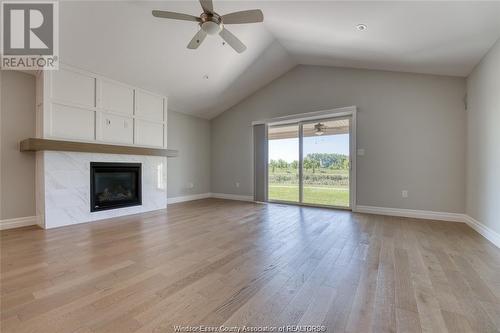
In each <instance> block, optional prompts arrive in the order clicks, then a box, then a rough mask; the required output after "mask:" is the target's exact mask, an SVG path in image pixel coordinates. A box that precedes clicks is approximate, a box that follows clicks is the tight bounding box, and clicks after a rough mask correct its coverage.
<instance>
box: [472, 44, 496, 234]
mask: <svg viewBox="0 0 500 333" xmlns="http://www.w3.org/2000/svg"><path fill="white" fill-rule="evenodd" d="M467 97H468V98H467V99H468V109H467V203H466V212H467V215H469V216H471V217H472V218H474V219H475V220H477V221H478V222H480V223H483V224H484V225H486V226H487V227H489V228H491V229H493V230H494V231H496V232H498V233H500V40H498V41H497V42H496V44H495V45H494V46H493V48H492V49H491V50H490V51H489V53H488V54H487V55H486V56H485V57H484V58H483V60H482V61H481V62H480V63H479V65H477V66H476V68H475V69H474V71H473V72H472V73H471V75H470V76H469V78H468V79H467Z"/></svg>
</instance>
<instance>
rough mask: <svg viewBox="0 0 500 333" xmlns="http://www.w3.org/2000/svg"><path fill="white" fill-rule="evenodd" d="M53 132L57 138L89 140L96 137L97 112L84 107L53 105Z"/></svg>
mask: <svg viewBox="0 0 500 333" xmlns="http://www.w3.org/2000/svg"><path fill="white" fill-rule="evenodd" d="M51 118H52V121H51V133H52V135H53V136H55V137H57V138H64V139H75V140H88V141H92V140H94V137H95V126H94V124H95V112H94V111H91V110H87V109H83V108H78V107H72V106H66V105H60V104H54V105H52V117H51Z"/></svg>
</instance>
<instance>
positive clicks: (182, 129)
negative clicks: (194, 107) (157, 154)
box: [167, 110, 210, 198]
mask: <svg viewBox="0 0 500 333" xmlns="http://www.w3.org/2000/svg"><path fill="white" fill-rule="evenodd" d="M168 148H170V149H178V150H179V156H178V157H175V158H169V159H168V162H167V163H168V167H167V170H168V173H167V190H168V197H169V198H174V197H180V196H186V195H194V194H202V193H209V192H210V121H208V120H206V119H201V118H197V117H193V116H189V115H186V114H182V113H178V112H173V111H171V110H169V111H168ZM190 183H192V184H193V187H192V188H190Z"/></svg>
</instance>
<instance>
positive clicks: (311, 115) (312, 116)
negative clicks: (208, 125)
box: [252, 106, 357, 211]
mask: <svg viewBox="0 0 500 333" xmlns="http://www.w3.org/2000/svg"><path fill="white" fill-rule="evenodd" d="M343 116H346V117H350V118H351V121H350V127H351V128H350V136H349V140H350V143H349V146H350V147H349V157H350V171H349V178H350V179H349V192H350V203H349V204H350V207H349V209H350V210H352V211H355V210H356V205H357V194H356V188H357V185H356V184H357V183H356V175H357V166H356V165H357V164H356V155H357V143H356V138H357V134H356V129H357V119H356V118H357V107H356V106H348V107H343V108H335V109H330V110H321V111H314V112H307V113H300V114H295V115H290V116H284V117H277V118H270V119H265V120H260V121H254V122H252V125H259V124H265V125H266V127H268V126H273V125H274V126H275V125H286V124H297V123H302V122H307V121H311V120H319V119H328V118H338V117H343ZM300 135H301V134H300ZM300 141H301V140H299V144H300ZM301 150H302V149H300V148H299V153H300V151H301ZM299 160H300V159H299ZM299 163H300V161H299ZM266 177H267V176H266ZM267 186H268V184H267V181H266V187H267ZM293 204H301V205H307V204H303V203H295V202H294V203H293ZM315 206H320V205H315ZM326 207H332V206H326ZM332 208H338V207H332Z"/></svg>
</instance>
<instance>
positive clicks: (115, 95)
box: [100, 79, 134, 115]
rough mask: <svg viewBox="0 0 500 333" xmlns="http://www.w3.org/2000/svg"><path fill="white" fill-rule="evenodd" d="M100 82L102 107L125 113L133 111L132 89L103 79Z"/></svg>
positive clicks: (130, 113) (128, 113) (129, 113)
mask: <svg viewBox="0 0 500 333" xmlns="http://www.w3.org/2000/svg"><path fill="white" fill-rule="evenodd" d="M100 83H101V107H102V108H103V109H105V110H108V111H113V112H118V113H123V114H126V115H132V114H133V113H134V89H132V88H130V87H128V86H126V85H122V84H119V83H116V82H112V81H108V80H104V79H103V80H101V81H100Z"/></svg>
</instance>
